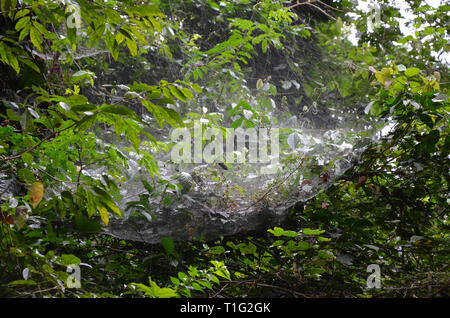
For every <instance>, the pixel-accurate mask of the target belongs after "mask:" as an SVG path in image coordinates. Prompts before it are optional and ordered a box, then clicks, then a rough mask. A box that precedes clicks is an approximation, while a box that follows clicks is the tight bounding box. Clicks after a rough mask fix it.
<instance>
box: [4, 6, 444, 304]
mask: <svg viewBox="0 0 450 318" xmlns="http://www.w3.org/2000/svg"><path fill="white" fill-rule="evenodd" d="M361 3H366V4H368V5H372V7H370V6H369V7H368V8H369V9H367V6H366V8H364V6H361ZM405 8H406V9H407V12H408V16H404V15H405V12H406V11H405V10H406V9H405ZM449 8H450V6H449V5H448V3H445V1H441V2H440V3H439V1H420V0H405V1H403V2H402V4H401V5H400V6H399V5H397V4H396V3H395V2H394V1H391V0H380V1H373V2H365V1H359V2H354V1H349V0H343V1H332V0H310V1H281V0H171V1H161V0H152V1H139V0H124V1H115V0H77V1H72V0H70V1H57V0H1V9H0V11H1V12H0V29H1V31H0V73H1V78H0V177H1V182H0V184H2V185H4V186H3V187H1V188H0V189H1V191H0V192H2V193H0V195H1V205H0V209H1V210H0V296H1V297H155V298H159V297H311V298H315V297H368V298H369V297H448V296H449V294H448V291H449V289H448V287H449V286H448V284H449V281H450V274H449V268H448V264H449V254H450V246H449V243H450V242H449V239H450V237H449V234H450V232H449V219H448V212H449V209H448V206H449V201H450V198H449V190H448V183H449V181H450V174H449V167H450V165H449V155H450V137H449V135H448V133H449V111H450V105H449V102H448V87H449V77H448V63H449V57H448V49H449V47H448V40H449V35H448V24H449ZM405 30H408V33H405ZM352 37H353V38H354V39H353V40H350V39H351V38H352ZM255 101H256V102H255ZM232 105H234V106H232ZM236 105H237V106H236ZM256 105H257V106H256ZM330 109H333V111H335V112H338V113H340V114H341V115H340V118H339V119H336V118H334V117H332V116H330V112H331V110H330ZM283 116H285V117H283ZM291 116H296V117H297V118H300V119H302V120H303V122H304V123H306V124H307V125H311V127H312V128H317V129H329V128H333V127H336V126H339V125H340V124H341V121H342V122H346V123H351V124H352V126H353V127H359V129H358V130H357V132H358V135H357V136H356V135H355V136H356V137H358V138H361V139H362V140H363V139H364V138H367V137H368V135H367V134H366V135H365V131H366V130H367V129H368V127H369V128H377V129H378V128H379V129H382V127H384V126H386V125H390V127H391V128H392V129H391V130H390V132H389V133H387V134H384V135H382V136H381V137H379V138H378V139H376V140H373V141H372V142H370V143H368V144H367V145H366V147H365V150H364V153H362V154H361V157H360V159H359V160H358V161H357V162H355V163H354V165H353V166H352V168H351V169H349V170H347V171H346V172H345V173H344V174H343V175H341V176H339V177H338V178H336V179H330V180H327V175H326V174H324V175H321V178H322V180H323V182H324V183H328V186H327V187H326V189H324V190H321V191H318V193H317V194H316V195H315V196H314V197H312V198H310V199H308V200H306V201H305V202H303V203H302V204H299V205H296V206H295V208H293V209H292V211H291V212H292V213H291V220H290V222H289V224H286V226H284V225H283V226H277V227H271V228H268V229H266V230H265V231H263V232H258V233H243V234H238V235H234V236H223V237H220V238H219V239H217V240H213V241H207V240H203V239H201V238H196V239H192V240H188V241H177V240H174V239H172V238H169V237H164V238H162V239H161V242H160V243H158V244H149V243H144V242H134V241H127V240H122V239H117V238H114V237H111V236H108V235H105V234H104V233H103V231H102V228H104V227H107V226H108V224H109V223H110V222H111V220H112V219H113V218H120V217H123V216H124V214H125V212H126V211H125V209H124V208H123V200H124V197H123V195H121V193H120V188H121V185H122V184H126V182H127V176H126V175H124V173H123V171H125V170H126V169H127V168H128V167H129V160H128V157H127V155H125V152H127V151H128V152H133V153H135V154H137V157H138V158H139V160H138V163H139V166H140V168H141V169H143V171H146V173H148V175H149V176H151V178H152V180H153V181H154V182H153V183H150V182H147V183H145V189H146V190H147V193H146V194H145V195H143V196H141V197H140V199H141V200H140V201H138V202H134V203H132V204H131V205H133V204H134V206H132V208H135V210H136V212H135V213H139V209H140V210H142V211H146V212H147V213H149V214H151V212H152V209H153V208H154V205H150V204H149V203H148V202H149V201H148V200H149V198H161V204H162V205H170V203H171V202H170V200H171V197H167V196H164V194H162V191H163V190H161V189H168V188H169V189H172V190H173V192H174V193H176V192H177V189H178V190H179V189H180V187H179V184H178V183H177V181H176V180H173V179H167V178H164V176H163V174H162V172H161V167H160V165H159V163H158V160H157V159H156V154H157V153H160V152H166V151H169V149H170V147H171V146H172V144H171V143H170V142H169V141H167V140H166V139H165V138H164V136H167V133H168V131H169V130H170V129H173V128H177V127H184V126H189V125H190V124H191V123H192V121H193V120H195V119H203V120H204V122H205V123H206V125H208V127H218V128H221V127H223V126H225V125H229V127H241V126H242V127H247V128H248V127H266V126H267V125H269V124H271V123H274V122H275V121H287V120H288V119H289V118H290V117H291ZM106 131H108V134H109V135H108V138H105V132H106ZM284 133H285V134H287V135H288V134H289V133H290V132H289V131H287V132H284ZM285 137H286V135H285V136H284V138H285ZM285 143H286V142H285ZM288 143H289V141H288ZM119 144H121V145H123V144H125V145H126V147H125V148H121V147H119ZM296 160H297V157H296V154H295V153H289V154H288V155H287V160H286V161H283V162H282V165H283V167H281V175H279V176H280V177H281V179H282V178H283V174H284V176H287V175H288V174H289V171H290V170H289V166H291V165H293V164H295V162H296ZM92 167H100V168H102V173H101V175H100V176H98V175H95V174H92V173H89V171H90V170H89V169H91V168H92ZM217 168H218V169H220V168H219V167H217ZM228 168H231V167H228ZM229 170H232V169H229ZM216 171H219V170H216ZM216 178H217V180H219V179H220V178H221V177H220V175H217V176H216ZM219 181H220V182H222V183H226V182H227V180H226V178H225V179H220V180H219ZM219 181H218V182H219ZM307 181H308V180H306V179H305V180H303V183H307ZM297 182H298V180H297ZM283 186H284V188H286V189H287V190H289V188H292V187H294V185H292V184H284V185H283ZM164 191H165V190H164ZM240 191H242V192H245V189H240ZM219 195H220V196H223V198H222V199H223V204H228V205H230V204H235V203H233V202H230V200H228V199H227V197H226V193H220V194H219ZM261 196H263V195H261ZM262 199H267V198H259V199H258V198H257V199H256V201H257V202H258V203H261V202H262V201H264V200H262ZM281 200H283V198H282V197H281ZM266 201H269V203H270V200H266ZM237 204H239V203H237ZM374 264H375V265H378V266H379V268H380V269H381V281H380V283H381V287H380V288H369V287H368V284H367V282H368V276H369V275H370V274H371V272H368V271H367V269H368V268H369V267H370V265H374ZM73 265H76V266H78V268H79V269H80V271H81V275H80V276H79V277H78V276H74V271H75V267H74V268H71V270H68V266H73ZM74 277H75V280H74V279H73V278H74ZM77 277H78V279H77ZM68 282H70V284H69V283H68ZM372 287H373V286H372Z"/></svg>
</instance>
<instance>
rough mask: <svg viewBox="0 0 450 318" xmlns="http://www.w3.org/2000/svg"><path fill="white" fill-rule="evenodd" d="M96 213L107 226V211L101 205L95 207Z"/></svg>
mask: <svg viewBox="0 0 450 318" xmlns="http://www.w3.org/2000/svg"><path fill="white" fill-rule="evenodd" d="M97 210H98V213H100V218H101V219H102V221H103V223H104V224H105V226H108V223H109V214H108V210H107V209H106V208H105V207H104V206H103V205H101V204H98V205H97Z"/></svg>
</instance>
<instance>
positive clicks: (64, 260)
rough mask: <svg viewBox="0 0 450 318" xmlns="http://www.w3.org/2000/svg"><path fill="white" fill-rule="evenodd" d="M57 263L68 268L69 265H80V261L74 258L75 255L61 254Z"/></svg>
mask: <svg viewBox="0 0 450 318" xmlns="http://www.w3.org/2000/svg"><path fill="white" fill-rule="evenodd" d="M57 262H58V263H59V264H60V265H63V266H69V265H72V264H73V265H80V264H81V260H80V259H79V258H78V257H76V256H75V255H72V254H63V255H61V256H60V257H58V259H57Z"/></svg>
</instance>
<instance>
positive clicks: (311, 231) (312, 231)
mask: <svg viewBox="0 0 450 318" xmlns="http://www.w3.org/2000/svg"><path fill="white" fill-rule="evenodd" d="M324 232H325V230H312V229H308V228H306V229H303V234H305V235H319V234H322V233H324Z"/></svg>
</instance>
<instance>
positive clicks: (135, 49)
mask: <svg viewBox="0 0 450 318" xmlns="http://www.w3.org/2000/svg"><path fill="white" fill-rule="evenodd" d="M127 46H128V49H129V50H130V53H131V55H132V56H136V55H137V54H138V47H137V44H136V41H135V40H134V39H127Z"/></svg>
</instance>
